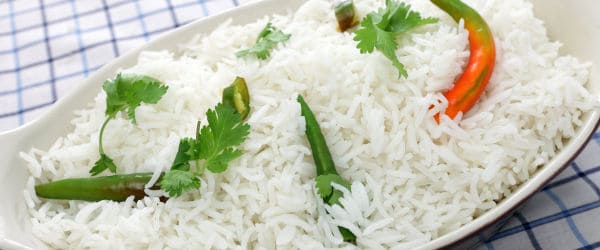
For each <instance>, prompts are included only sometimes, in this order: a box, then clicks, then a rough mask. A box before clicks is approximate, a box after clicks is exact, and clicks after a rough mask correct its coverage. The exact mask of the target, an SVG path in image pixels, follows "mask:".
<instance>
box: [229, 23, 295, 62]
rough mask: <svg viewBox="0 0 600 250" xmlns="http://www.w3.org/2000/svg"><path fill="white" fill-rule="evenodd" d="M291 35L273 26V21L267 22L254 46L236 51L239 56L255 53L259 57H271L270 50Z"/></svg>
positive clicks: (262, 58)
mask: <svg viewBox="0 0 600 250" xmlns="http://www.w3.org/2000/svg"><path fill="white" fill-rule="evenodd" d="M290 36H291V35H290V34H285V33H283V32H282V31H281V30H279V29H277V28H275V27H273V25H271V23H267V25H266V26H265V28H263V30H262V31H261V32H260V33H259V34H258V38H257V39H256V44H254V47H252V48H249V49H245V50H240V51H238V52H237V53H235V55H236V56H237V57H244V56H247V55H251V54H254V55H256V57H258V59H261V60H265V59H267V58H269V56H270V55H271V52H270V50H271V49H272V48H273V47H275V45H276V44H277V43H280V42H285V41H287V40H288V39H290Z"/></svg>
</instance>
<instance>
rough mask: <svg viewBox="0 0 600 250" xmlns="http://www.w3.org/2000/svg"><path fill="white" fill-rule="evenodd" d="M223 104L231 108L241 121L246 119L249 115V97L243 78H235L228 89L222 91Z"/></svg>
mask: <svg viewBox="0 0 600 250" xmlns="http://www.w3.org/2000/svg"><path fill="white" fill-rule="evenodd" d="M223 104H225V105H229V106H231V107H233V108H234V109H235V110H236V111H237V112H238V113H239V114H240V116H241V117H242V120H244V119H246V117H247V116H248V114H249V113H250V95H249V94H248V86H246V80H244V78H241V77H236V78H235V80H234V81H233V83H231V85H229V87H227V88H225V89H223Z"/></svg>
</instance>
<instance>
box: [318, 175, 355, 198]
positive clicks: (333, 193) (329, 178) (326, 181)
mask: <svg viewBox="0 0 600 250" xmlns="http://www.w3.org/2000/svg"><path fill="white" fill-rule="evenodd" d="M332 183H337V184H339V185H341V186H343V187H345V188H347V189H350V184H349V183H348V182H347V181H346V180H344V179H342V177H341V176H339V175H337V174H326V175H319V176H317V178H315V187H316V188H317V193H318V194H319V196H321V198H322V199H323V200H324V201H325V202H327V204H329V205H333V204H339V199H340V198H342V196H344V194H343V193H342V192H341V191H339V190H336V189H334V188H333V187H332V186H331V184H332Z"/></svg>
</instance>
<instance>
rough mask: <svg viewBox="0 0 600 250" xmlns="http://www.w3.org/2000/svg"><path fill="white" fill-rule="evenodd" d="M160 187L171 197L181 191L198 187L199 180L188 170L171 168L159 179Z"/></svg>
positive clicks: (179, 193)
mask: <svg viewBox="0 0 600 250" xmlns="http://www.w3.org/2000/svg"><path fill="white" fill-rule="evenodd" d="M160 188H161V189H162V190H164V191H166V192H168V193H169V196H171V197H177V196H180V195H181V194H182V193H183V192H185V191H188V190H191V189H198V188H200V180H199V179H198V177H197V176H196V175H195V174H194V173H192V172H189V171H185V170H179V169H171V170H170V171H169V172H167V173H166V174H165V175H164V176H163V177H162V180H161V181H160Z"/></svg>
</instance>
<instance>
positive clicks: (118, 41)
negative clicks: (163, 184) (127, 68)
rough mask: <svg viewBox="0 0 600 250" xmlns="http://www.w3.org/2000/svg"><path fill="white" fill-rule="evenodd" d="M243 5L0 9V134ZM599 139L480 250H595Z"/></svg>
mask: <svg viewBox="0 0 600 250" xmlns="http://www.w3.org/2000/svg"><path fill="white" fill-rule="evenodd" d="M246 2H249V1H247V0H198V1H196V0H194V1H191V0H172V1H169V0H166V1H164V0H160V1H151V2H149V1H145V2H144V3H143V4H142V3H141V2H138V1H130V0H125V1H123V0H111V1H106V0H103V1H99V0H94V1H67V0H48V1H42V0H40V1H0V132H2V131H7V130H10V129H13V128H16V127H18V126H20V125H22V124H24V123H26V122H28V121H31V120H33V119H35V118H36V117H39V116H41V115H43V114H44V112H46V110H47V109H48V107H50V106H51V105H52V104H53V103H54V102H55V101H56V100H57V99H59V98H61V97H63V96H65V95H67V94H69V92H70V90H71V89H73V87H74V86H75V85H77V84H80V83H81V82H82V79H83V78H85V77H86V76H87V75H89V74H91V73H93V72H94V71H95V70H97V69H98V68H100V67H101V66H102V65H103V64H104V63H106V62H108V61H110V60H112V59H114V58H116V57H118V56H119V55H120V54H123V53H125V52H127V51H128V50H130V49H132V48H135V47H137V46H139V45H141V44H144V43H145V42H146V41H148V40H149V39H152V38H153V37H155V36H157V35H159V34H161V33H163V32H165V31H169V30H171V29H174V28H176V27H178V26H181V25H183V24H186V23H188V22H190V21H193V20H195V19H197V18H200V17H203V16H208V15H211V14H215V13H219V12H222V11H224V10H227V9H230V8H234V7H235V6H238V5H240V4H244V3H246ZM599 165H600V133H596V134H595V135H594V137H593V139H592V140H591V141H590V143H589V144H588V146H587V147H586V148H585V150H584V151H583V152H582V153H581V155H579V157H578V158H577V159H576V160H575V161H574V162H573V163H572V164H571V165H570V166H569V167H567V168H566V169H565V170H564V171H563V172H562V173H561V174H560V175H559V176H558V177H556V178H555V179H554V180H553V181H552V182H551V183H550V184H548V185H547V186H546V187H545V188H544V189H543V190H542V191H541V192H539V193H538V194H536V195H535V196H534V197H533V198H531V199H530V200H529V201H528V202H527V203H526V204H525V206H524V207H523V208H522V209H521V210H520V211H519V212H517V213H516V214H515V215H514V216H513V218H511V219H510V220H509V222H508V224H506V226H504V228H502V229H501V230H500V231H499V232H498V233H497V234H496V235H494V236H493V237H492V238H490V239H489V240H488V241H487V242H486V243H485V245H483V246H481V247H480V248H482V249H484V248H488V249H530V248H536V249H537V248H545V249H576V248H584V249H592V248H598V247H600V208H599V207H600V188H599V185H600V173H598V172H600V166H599Z"/></svg>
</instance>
